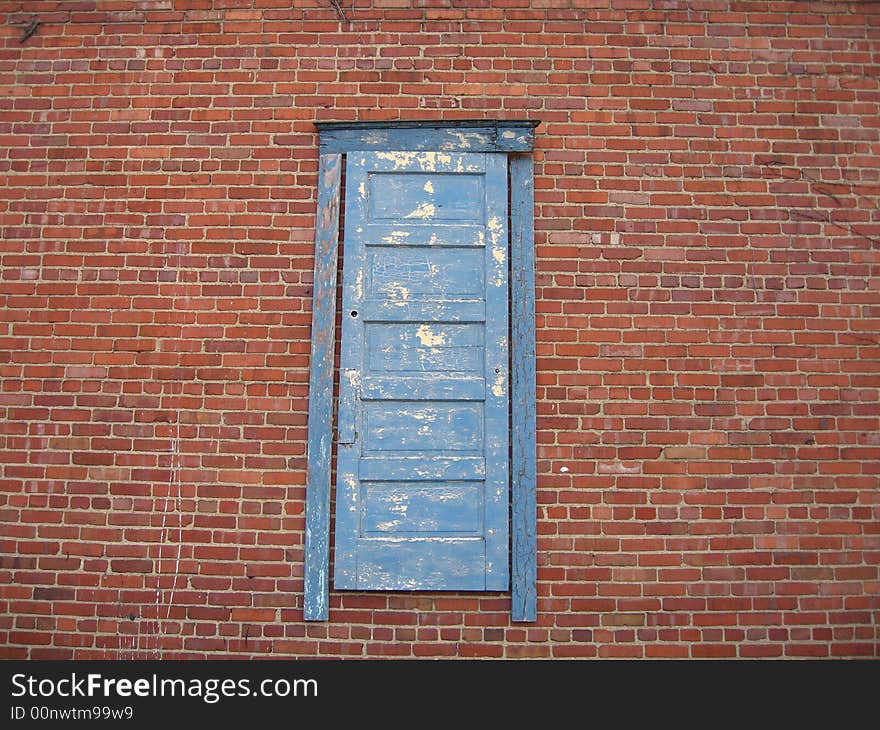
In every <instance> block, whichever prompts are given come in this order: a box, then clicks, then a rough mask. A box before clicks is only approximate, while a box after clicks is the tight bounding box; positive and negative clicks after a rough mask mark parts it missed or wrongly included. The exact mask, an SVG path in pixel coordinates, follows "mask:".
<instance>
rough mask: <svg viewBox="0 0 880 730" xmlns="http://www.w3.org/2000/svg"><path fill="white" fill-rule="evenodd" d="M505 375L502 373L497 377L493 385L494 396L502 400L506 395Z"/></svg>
mask: <svg viewBox="0 0 880 730" xmlns="http://www.w3.org/2000/svg"><path fill="white" fill-rule="evenodd" d="M504 383H505V380H504V373H503V372H501V373H499V374H498V375H496V376H495V382H494V383H492V395H494V396H496V397H498V398H501V397H502V396H503V395H504Z"/></svg>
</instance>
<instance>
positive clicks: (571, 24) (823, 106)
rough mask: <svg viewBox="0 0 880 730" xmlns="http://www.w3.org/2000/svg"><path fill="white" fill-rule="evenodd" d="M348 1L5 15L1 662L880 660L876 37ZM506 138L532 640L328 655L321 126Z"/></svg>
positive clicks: (610, 1) (379, 629)
mask: <svg viewBox="0 0 880 730" xmlns="http://www.w3.org/2000/svg"><path fill="white" fill-rule="evenodd" d="M342 4H343V5H344V6H345V14H346V16H347V18H348V20H349V21H350V22H347V23H346V22H341V21H340V18H339V17H338V16H337V13H336V11H334V9H333V7H332V6H331V4H330V0H326V1H325V0H293V1H291V0H156V1H154V2H150V1H147V0H112V1H109V0H108V2H95V1H93V0H71V1H69V2H40V1H39V0H29V1H28V2H19V1H10V0H3V2H2V3H0V110H2V111H0V175H2V177H0V179H2V181H3V182H2V184H0V234H2V241H0V246H2V248H0V267H2V270H0V276H2V279H0V303H2V308H0V378H2V380H0V426H2V430H0V474H2V481H0V522H2V524H0V529H2V551H0V655H2V656H3V657H7V658H8V657H29V658H48V657H58V658H65V657H75V658H130V657H138V658H141V657H142V658H155V657H165V658H172V657H181V656H185V657H193V658H196V657H215V656H220V655H237V656H247V657H250V656H269V655H271V656H275V657H280V656H313V655H346V656H359V657H360V656H386V655H394V656H403V657H412V656H419V657H422V656H429V657H475V656H476V657H480V656H485V657H855V656H862V657H865V656H872V657H876V656H878V655H880V641H878V638H880V635H878V618H880V611H878V609H880V596H878V594H880V571H878V566H880V521H878V516H880V514H878V510H880V504H878V502H880V491H878V476H880V459H878V456H880V451H878V448H880V344H878V343H880V326H878V325H880V292H878V289H880V268H878V266H880V255H878V247H880V205H878V201H880V7H878V6H877V5H876V4H872V3H857V2H853V3H845V2H833V3H827V4H821V3H806V2H800V3H798V2H772V3H771V2H731V3H727V2H708V1H706V0H669V1H664V0H654V1H653V2H651V1H649V0H541V1H538V0H532V1H529V0H477V1H476V2H458V1H457V0H452V2H447V1H446V0H425V1H421V0H372V1H370V0H354V7H352V5H351V3H350V2H348V0H342ZM292 6H293V7H292ZM34 14H35V15H34ZM32 17H35V18H36V19H37V20H39V21H41V22H42V24H41V25H39V27H37V28H36V32H35V33H34V34H33V35H32V36H31V37H30V38H27V39H26V40H24V41H23V42H22V41H20V39H21V38H22V37H23V36H24V35H25V34H26V28H25V27H24V26H21V25H14V23H19V22H27V21H29V20H30V19H31V18H32ZM496 117H497V118H504V119H524V118H529V119H540V120H541V122H542V124H541V126H540V127H539V129H538V142H537V150H536V153H535V159H536V197H537V208H536V242H537V266H538V284H537V286H538V289H537V297H538V321H537V325H538V330H537V332H538V457H539V462H538V481H539V495H538V502H539V515H538V519H539V542H538V549H539V557H538V561H539V573H538V578H539V585H538V589H539V602H538V610H539V618H538V621H537V622H536V623H535V624H529V625H517V624H512V623H511V622H510V620H509V597H508V596H507V595H498V594H488V595H475V594H461V595H459V594H449V595H444V594H415V595H409V594H403V593H388V594H385V593H373V594H346V595H341V594H338V593H331V616H330V619H331V620H330V621H329V622H328V623H309V624H306V623H304V622H303V621H302V573H303V527H304V491H305V490H304V482H305V479H304V477H305V474H304V467H305V441H306V420H307V419H306V412H307V397H308V366H309V333H310V321H311V279H312V267H313V245H314V244H313V240H314V239H313V222H314V209H315V186H316V170H317V138H316V134H315V131H314V127H313V125H312V123H313V122H314V121H315V120H355V119H358V120H380V119H381V120H396V119H455V118H496Z"/></svg>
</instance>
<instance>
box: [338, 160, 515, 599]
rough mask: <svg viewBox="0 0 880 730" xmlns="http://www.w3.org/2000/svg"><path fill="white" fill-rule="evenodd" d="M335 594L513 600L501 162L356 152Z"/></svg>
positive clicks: (349, 194) (349, 181) (348, 200)
mask: <svg viewBox="0 0 880 730" xmlns="http://www.w3.org/2000/svg"><path fill="white" fill-rule="evenodd" d="M343 267H344V268H343V300H342V306H343V310H342V321H343V324H342V344H341V357H340V393H339V403H338V422H337V427H338V445H339V447H338V460H337V479H336V531H335V538H336V547H335V566H334V586H335V587H336V588H337V589H346V588H350V589H366V590H369V589H375V590H383V589H409V590H438V589H442V590H505V589H506V588H507V585H508V481H509V475H508V469H509V467H508V462H509V448H508V442H509V437H508V400H509V398H508V342H507V337H508V321H507V320H508V293H507V290H508V264H507V156H506V155H503V154H483V153H460V154H446V153H442V152H354V153H351V154H349V156H348V160H347V168H346V189H345V256H344V262H343Z"/></svg>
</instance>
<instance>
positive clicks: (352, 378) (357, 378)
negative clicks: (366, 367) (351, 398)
mask: <svg viewBox="0 0 880 730" xmlns="http://www.w3.org/2000/svg"><path fill="white" fill-rule="evenodd" d="M345 377H346V378H347V379H348V384H349V385H350V386H351V387H352V388H357V387H359V386H360V384H361V371H360V370H346V371H345Z"/></svg>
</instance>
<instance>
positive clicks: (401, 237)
mask: <svg viewBox="0 0 880 730" xmlns="http://www.w3.org/2000/svg"><path fill="white" fill-rule="evenodd" d="M360 230H361V229H358V232H360ZM409 235H410V231H391V233H390V234H389V235H387V236H383V237H382V241H383V242H384V243H387V244H390V245H391V246H396V245H398V244H401V243H403V242H404V241H405V240H406V239H407V238H408V237H409Z"/></svg>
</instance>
